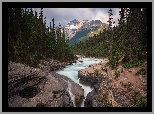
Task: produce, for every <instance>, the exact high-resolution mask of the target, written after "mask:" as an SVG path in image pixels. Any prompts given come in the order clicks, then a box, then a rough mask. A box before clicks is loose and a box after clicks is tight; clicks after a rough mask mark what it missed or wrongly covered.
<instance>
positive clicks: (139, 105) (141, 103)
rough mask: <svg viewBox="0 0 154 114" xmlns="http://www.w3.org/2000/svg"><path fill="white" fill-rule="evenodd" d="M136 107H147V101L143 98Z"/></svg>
mask: <svg viewBox="0 0 154 114" xmlns="http://www.w3.org/2000/svg"><path fill="white" fill-rule="evenodd" d="M136 107H147V99H146V98H143V97H142V96H141V97H140V98H139V100H138V101H137V104H136Z"/></svg>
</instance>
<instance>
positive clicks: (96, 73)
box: [94, 69, 98, 77]
mask: <svg viewBox="0 0 154 114" xmlns="http://www.w3.org/2000/svg"><path fill="white" fill-rule="evenodd" d="M94 77H98V70H97V69H95V70H94Z"/></svg>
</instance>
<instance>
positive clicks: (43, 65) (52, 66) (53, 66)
mask: <svg viewBox="0 0 154 114" xmlns="http://www.w3.org/2000/svg"><path fill="white" fill-rule="evenodd" d="M67 64H68V63H66V62H60V61H58V60H52V59H49V60H46V61H45V60H40V64H39V65H38V67H39V68H40V69H41V70H43V71H44V72H46V73H49V72H51V71H57V70H62V69H63V68H64V67H65V66H66V65H67Z"/></svg>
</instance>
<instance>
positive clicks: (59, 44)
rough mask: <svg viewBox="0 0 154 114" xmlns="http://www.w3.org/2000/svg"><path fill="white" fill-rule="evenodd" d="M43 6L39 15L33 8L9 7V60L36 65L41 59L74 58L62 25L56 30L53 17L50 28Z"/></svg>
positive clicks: (65, 59)
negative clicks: (47, 24)
mask: <svg viewBox="0 0 154 114" xmlns="http://www.w3.org/2000/svg"><path fill="white" fill-rule="evenodd" d="M42 9H43V8H41V11H40V16H39V18H38V15H37V12H36V11H35V14H33V11H32V9H31V10H30V11H29V9H28V10H27V9H26V8H8V53H9V55H8V57H9V60H11V61H15V62H21V63H26V64H27V65H30V66H36V65H37V64H38V63H39V60H40V59H47V58H53V59H57V60H60V61H68V60H73V59H74V55H73V52H72V49H71V48H70V47H69V45H68V42H67V39H66V38H65V36H64V32H61V25H59V28H58V29H57V30H55V27H54V26H55V24H54V19H52V24H53V25H52V27H51V22H50V27H48V28H46V20H45V19H46V17H45V18H44V20H45V21H44V22H43V10H42ZM49 29H50V32H49ZM55 31H57V32H56V33H55ZM63 31H64V30H63ZM56 36H57V37H56Z"/></svg>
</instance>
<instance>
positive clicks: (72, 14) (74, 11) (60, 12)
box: [33, 8, 119, 26]
mask: <svg viewBox="0 0 154 114" xmlns="http://www.w3.org/2000/svg"><path fill="white" fill-rule="evenodd" d="M35 10H36V11H37V12H40V8H33V11H35ZM108 10H109V8H44V9H43V16H44V17H46V25H47V26H49V24H50V22H51V20H52V18H54V19H55V24H56V26H58V25H59V23H61V25H62V26H65V25H66V24H67V23H68V22H69V21H71V20H73V19H77V20H78V21H82V20H89V21H91V20H101V21H102V22H103V23H107V21H108V19H109V14H108ZM112 13H113V20H114V21H116V24H117V23H118V18H119V8H112Z"/></svg>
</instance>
